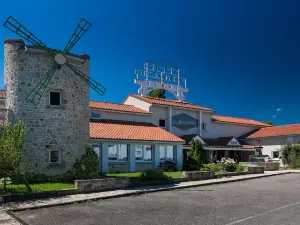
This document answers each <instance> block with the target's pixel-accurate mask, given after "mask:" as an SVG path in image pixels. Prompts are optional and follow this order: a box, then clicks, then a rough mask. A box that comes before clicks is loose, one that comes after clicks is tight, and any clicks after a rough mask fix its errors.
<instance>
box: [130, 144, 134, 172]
mask: <svg viewBox="0 0 300 225" xmlns="http://www.w3.org/2000/svg"><path fill="white" fill-rule="evenodd" d="M129 163H130V164H129V171H130V172H135V144H130V145H129Z"/></svg>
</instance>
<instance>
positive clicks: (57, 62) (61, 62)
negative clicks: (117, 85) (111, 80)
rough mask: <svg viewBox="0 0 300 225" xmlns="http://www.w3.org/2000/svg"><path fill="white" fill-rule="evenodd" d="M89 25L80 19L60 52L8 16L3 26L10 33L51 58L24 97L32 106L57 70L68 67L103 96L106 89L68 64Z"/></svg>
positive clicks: (36, 102) (37, 101) (35, 103)
mask: <svg viewBox="0 0 300 225" xmlns="http://www.w3.org/2000/svg"><path fill="white" fill-rule="evenodd" d="M91 25H92V24H91V23H90V22H88V21H87V20H85V19H84V18H82V19H81V20H80V22H79V23H78V25H77V27H76V29H75V31H74V32H73V34H72V36H71V38H70V39H69V41H68V43H67V44H66V47H65V48H64V50H62V51H57V50H54V49H51V48H48V47H47V46H46V45H45V44H44V43H43V42H42V41H41V40H40V39H38V38H37V37H36V36H35V35H34V34H33V33H31V32H30V31H29V30H28V29H26V28H25V27H24V26H23V25H22V24H20V23H19V22H18V21H17V20H16V19H15V18H13V17H12V16H9V17H8V18H7V19H6V21H5V22H4V24H3V26H4V27H6V28H7V29H9V30H11V31H12V32H14V33H16V34H17V35H19V36H20V37H22V38H24V39H25V40H27V41H28V42H30V43H31V44H32V45H33V46H34V47H36V48H39V49H41V50H43V51H46V52H48V53H50V54H51V55H52V56H53V62H54V63H53V65H52V67H51V68H50V69H49V70H48V72H46V74H45V75H44V76H43V77H42V79H41V80H40V81H39V82H38V83H37V85H36V86H35V87H34V88H33V89H32V91H31V92H30V93H29V94H28V95H27V96H26V99H27V100H29V101H30V102H31V103H32V104H34V105H37V104H38V103H39V101H40V99H41V98H42V96H43V94H44V92H45V90H46V88H47V86H48V84H49V83H50V81H51V78H52V77H53V75H54V74H55V72H56V70H57V69H60V68H61V67H62V66H66V67H68V68H69V69H70V70H71V71H72V72H74V74H76V75H77V76H78V77H79V78H81V79H82V80H83V81H84V82H86V83H87V84H88V85H90V87H91V88H92V89H93V90H94V91H95V92H97V93H98V94H99V95H101V96H102V95H103V94H104V93H105V91H106V88H105V87H104V86H102V85H101V84H99V83H98V82H97V81H95V80H94V79H92V78H91V77H90V76H88V75H87V74H85V73H84V72H82V71H81V70H80V69H78V68H77V67H75V66H73V65H71V64H70V63H68V59H67V56H68V55H70V50H71V49H72V48H73V47H74V46H75V45H76V44H77V42H78V41H79V40H80V39H81V38H82V36H83V35H84V34H85V33H86V32H87V31H88V29H89V28H90V27H91Z"/></svg>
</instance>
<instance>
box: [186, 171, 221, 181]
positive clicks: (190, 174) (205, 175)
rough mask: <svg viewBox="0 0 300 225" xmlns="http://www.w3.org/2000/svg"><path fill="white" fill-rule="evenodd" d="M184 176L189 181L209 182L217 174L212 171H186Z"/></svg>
mask: <svg viewBox="0 0 300 225" xmlns="http://www.w3.org/2000/svg"><path fill="white" fill-rule="evenodd" d="M183 175H184V178H186V179H188V180H207V179H211V178H214V176H215V173H214V172H212V171H184V172H183Z"/></svg>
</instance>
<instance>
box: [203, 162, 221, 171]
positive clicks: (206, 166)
mask: <svg viewBox="0 0 300 225" xmlns="http://www.w3.org/2000/svg"><path fill="white" fill-rule="evenodd" d="M200 170H201V171H212V172H215V173H218V172H220V170H221V168H220V164H215V163H210V164H203V165H202V168H201V169H200Z"/></svg>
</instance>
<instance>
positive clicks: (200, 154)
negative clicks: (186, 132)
mask: <svg viewBox="0 0 300 225" xmlns="http://www.w3.org/2000/svg"><path fill="white" fill-rule="evenodd" d="M189 157H191V158H192V159H193V160H195V161H196V162H197V163H198V164H202V163H206V162H207V152H206V151H205V150H204V148H203V146H202V144H201V142H200V141H199V140H195V141H194V140H193V141H192V145H191V149H190V151H189Z"/></svg>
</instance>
